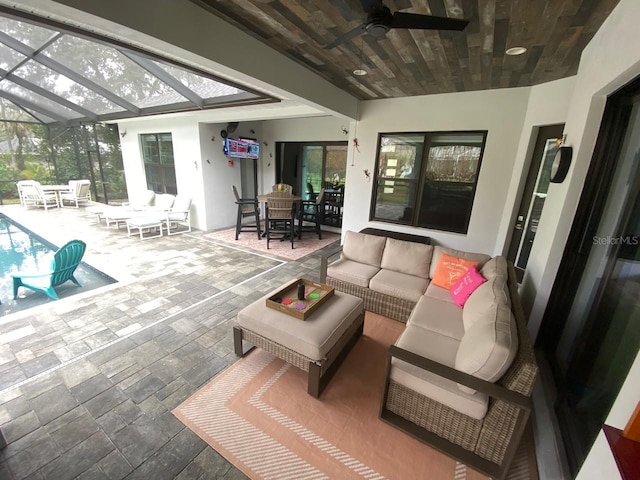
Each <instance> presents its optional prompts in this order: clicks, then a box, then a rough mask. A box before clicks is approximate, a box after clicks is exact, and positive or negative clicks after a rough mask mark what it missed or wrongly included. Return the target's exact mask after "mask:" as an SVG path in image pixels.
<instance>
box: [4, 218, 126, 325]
mask: <svg viewBox="0 0 640 480" xmlns="http://www.w3.org/2000/svg"><path fill="white" fill-rule="evenodd" d="M69 240H73V239H72V238H69ZM57 249H58V246H56V245H53V244H52V243H51V242H48V241H47V240H45V239H44V238H42V237H40V236H39V235H36V234H35V233H33V232H32V231H30V230H29V229H27V228H25V227H24V226H22V225H20V224H19V223H18V222H16V221H14V220H12V219H10V218H9V217H7V216H6V215H4V214H2V213H0V302H2V304H0V316H3V315H8V314H10V313H15V312H18V311H21V310H25V309H27V308H32V307H35V306H37V305H42V304H44V303H49V302H55V301H56V300H53V299H51V298H49V297H48V296H47V295H45V294H43V293H39V292H34V291H33V290H30V289H27V288H24V287H20V289H19V290H18V298H17V299H16V300H14V299H13V280H12V277H11V276H12V275H13V274H15V273H18V272H25V273H37V272H44V271H47V270H48V268H49V265H50V263H51V259H52V258H53V254H54V253H55V251H56V250H57ZM74 276H75V277H76V279H77V280H78V281H79V282H80V285H82V287H78V286H77V285H75V284H74V283H73V282H71V281H68V282H65V283H63V284H62V285H60V286H58V287H55V289H56V293H57V294H58V296H59V297H60V298H65V297H70V296H72V295H77V294H78V293H84V292H86V291H88V290H93V289H95V288H98V287H103V286H105V285H109V284H111V283H115V281H116V280H114V279H113V278H111V277H110V276H109V275H106V274H105V273H102V272H100V271H98V270H96V269H95V268H93V267H91V266H89V265H87V264H86V263H84V262H82V263H81V264H80V265H79V266H78V268H77V269H76V272H75V274H74Z"/></svg>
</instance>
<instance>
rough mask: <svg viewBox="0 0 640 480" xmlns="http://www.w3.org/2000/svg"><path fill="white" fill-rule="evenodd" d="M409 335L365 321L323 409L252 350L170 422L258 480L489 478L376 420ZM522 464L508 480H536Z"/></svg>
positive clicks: (293, 372) (296, 377) (272, 361)
mask: <svg viewBox="0 0 640 480" xmlns="http://www.w3.org/2000/svg"><path fill="white" fill-rule="evenodd" d="M403 328H404V325H403V324H401V323H399V322H396V321H393V320H389V319H387V318H384V317H381V316H379V315H376V314H372V313H369V312H367V314H366V318H365V330H364V335H363V336H362V338H361V339H360V340H359V341H358V343H357V344H356V345H355V346H354V348H353V350H352V351H351V353H350V354H349V356H348V357H347V359H346V360H345V362H344V363H343V364H342V365H341V366H340V369H339V370H338V372H337V373H336V375H335V377H334V378H333V379H332V380H331V382H330V383H329V385H328V386H327V388H326V389H325V391H324V392H323V393H322V395H321V396H320V398H319V399H316V398H313V397H311V396H309V395H308V394H307V377H306V373H305V372H303V371H301V370H299V369H297V368H295V367H292V366H289V365H287V364H285V363H284V362H283V361H282V360H280V359H277V358H275V357H273V356H272V355H271V354H269V353H267V352H265V351H263V350H260V349H255V350H254V351H253V352H251V353H250V354H249V355H247V356H245V357H244V358H242V359H240V360H239V361H238V362H236V363H235V364H234V365H232V366H231V367H229V368H228V369H227V370H225V371H224V372H222V373H221V374H220V375H218V376H217V377H216V378H215V379H213V380H212V381H211V382H210V383H209V384H207V385H206V386H205V387H203V388H202V389H201V390H199V391H198V392H196V393H195V394H194V395H193V396H191V397H190V398H189V399H187V400H186V401H185V402H184V403H183V404H182V405H180V406H179V407H177V408H176V409H175V410H174V411H173V413H174V415H176V416H177V417H178V418H179V419H180V420H181V421H182V422H183V423H184V424H185V425H186V426H187V427H189V428H190V429H191V430H193V431H194V432H195V433H196V434H197V435H199V436H200V437H201V438H202V439H203V440H204V441H206V442H207V443H208V444H209V445H210V446H211V447H212V448H214V449H215V450H216V451H217V452H219V453H220V454H221V455H223V456H224V457H225V458H226V459H227V460H228V461H229V462H231V463H233V464H234V465H235V466H236V467H237V468H238V469H240V470H241V471H242V472H244V473H245V474H246V475H247V476H248V477H250V478H252V479H285V478H288V479H319V478H332V479H351V478H354V479H355V478H367V479H382V478H389V479H403V480H405V479H414V478H415V479H418V478H420V479H437V480H447V479H451V480H463V479H469V480H473V479H484V478H486V477H485V476H483V475H481V474H479V473H478V472H476V471H474V470H472V469H470V468H467V467H466V466H465V465H462V464H460V463H457V462H456V461H455V460H453V459H451V458H449V457H448V456H446V455H443V454H441V453H439V452H437V451H436V450H434V449H432V448H430V447H428V446H426V445H425V444H423V443H420V442H418V441H417V440H415V439H413V438H412V437H409V436H408V435H406V434H404V433H402V432H401V431H399V430H397V429H395V428H393V427H391V426H390V425H387V424H386V423H384V422H382V421H381V420H379V419H378V409H379V404H380V397H381V395H382V390H381V389H382V385H383V380H384V368H385V355H386V350H387V348H388V346H389V345H390V344H391V343H392V342H394V341H395V339H396V338H397V337H398V335H399V334H400V333H401V331H402V329H403ZM519 458H520V459H519V460H516V462H514V463H518V464H519V466H516V465H514V467H515V468H516V469H517V474H516V476H511V475H510V476H509V477H508V478H511V479H515V478H517V479H518V480H526V479H530V478H531V479H532V478H535V477H532V476H531V475H530V474H529V472H530V468H529V467H528V459H527V455H526V453H525V455H524V458H522V455H519ZM523 465H524V466H523ZM512 470H514V468H512Z"/></svg>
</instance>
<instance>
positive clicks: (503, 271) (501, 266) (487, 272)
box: [478, 256, 509, 280]
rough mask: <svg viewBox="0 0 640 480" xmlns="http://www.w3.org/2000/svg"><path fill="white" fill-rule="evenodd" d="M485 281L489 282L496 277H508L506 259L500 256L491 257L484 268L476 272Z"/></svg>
mask: <svg viewBox="0 0 640 480" xmlns="http://www.w3.org/2000/svg"><path fill="white" fill-rule="evenodd" d="M478 271H479V272H480V275H482V276H483V277H484V278H486V279H487V280H491V279H492V278H495V277H497V276H502V277H505V278H507V277H508V276H509V268H508V267H507V259H506V258H504V257H501V256H497V257H493V258H492V259H491V260H489V261H488V262H487V263H485V264H484V266H483V267H482V268H481V269H480V270H478Z"/></svg>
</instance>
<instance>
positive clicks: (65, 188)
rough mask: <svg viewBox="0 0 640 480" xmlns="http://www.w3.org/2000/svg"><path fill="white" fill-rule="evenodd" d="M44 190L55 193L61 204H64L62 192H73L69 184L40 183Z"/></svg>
mask: <svg viewBox="0 0 640 480" xmlns="http://www.w3.org/2000/svg"><path fill="white" fill-rule="evenodd" d="M40 188H42V191H43V192H46V193H55V195H56V201H57V202H58V205H59V206H62V200H61V199H60V194H61V193H71V187H70V186H69V184H67V185H40Z"/></svg>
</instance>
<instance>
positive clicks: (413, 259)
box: [321, 231, 537, 478]
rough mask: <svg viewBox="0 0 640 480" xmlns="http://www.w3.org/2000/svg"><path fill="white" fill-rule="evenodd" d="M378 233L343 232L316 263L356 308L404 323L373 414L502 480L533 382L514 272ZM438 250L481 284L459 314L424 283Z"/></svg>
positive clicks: (474, 256)
mask: <svg viewBox="0 0 640 480" xmlns="http://www.w3.org/2000/svg"><path fill="white" fill-rule="evenodd" d="M384 233H385V232H380V231H376V232H375V235H372V234H370V233H363V232H360V233H357V232H346V234H345V236H344V242H343V245H342V247H341V248H340V249H338V250H335V251H333V252H330V253H329V254H328V255H326V256H325V258H323V260H322V265H321V280H322V281H323V282H325V283H328V284H329V285H332V286H334V287H335V288H336V289H337V290H339V291H344V292H347V293H351V294H353V295H357V296H359V297H361V298H362V299H363V300H364V308H365V310H370V311H373V312H376V313H379V314H381V315H384V316H387V317H390V318H393V319H395V320H398V321H401V322H403V323H406V328H405V330H404V332H403V333H402V335H401V336H400V337H399V338H398V340H397V341H396V343H395V345H393V346H391V347H390V349H389V352H388V359H387V372H386V376H385V385H384V394H383V398H382V401H381V409H380V417H381V419H382V420H384V421H386V422H389V423H391V424H392V425H394V426H395V427H398V428H400V429H402V430H404V431H406V432H407V433H409V434H411V435H413V436H415V437H417V438H419V439H421V440H423V441H424V442H426V443H428V444H429V445H431V446H433V447H435V448H437V449H439V450H441V451H443V452H445V453H447V454H449V455H451V456H453V457H455V458H457V459H459V460H460V461H462V462H463V463H466V464H468V465H470V466H472V467H474V468H475V469H477V470H479V471H481V472H482V473H485V474H487V475H489V476H491V477H494V478H503V477H504V476H505V475H506V472H507V469H508V467H509V464H510V463H511V460H512V458H513V455H514V453H515V451H516V448H517V446H518V444H519V441H520V438H521V436H522V433H523V431H524V427H525V424H526V422H527V420H528V418H529V414H530V411H531V392H532V390H533V384H534V382H535V379H536V376H537V365H536V362H535V357H534V354H533V350H532V348H531V345H530V341H529V338H528V333H527V328H526V324H525V319H524V315H523V312H522V307H521V304H520V299H519V296H518V293H517V282H516V277H515V272H514V269H513V265H512V264H510V263H509V262H507V261H506V260H505V259H504V258H503V257H494V258H491V257H490V256H488V255H484V254H478V253H471V252H462V251H457V250H452V249H447V248H444V247H441V246H432V245H429V244H428V239H427V243H423V242H424V240H421V239H419V238H418V237H416V238H418V241H413V240H414V239H413V238H411V237H407V236H406V235H404V236H403V237H402V238H403V239H402V240H400V239H398V238H397V235H396V234H394V233H391V232H386V233H387V235H386V236H385V235H384ZM394 237H395V238H394ZM338 253H340V257H339V258H337V260H334V261H332V259H334V258H335V257H336V256H337V254H338ZM444 253H446V254H449V255H451V256H455V257H458V258H463V259H467V260H472V261H475V262H478V267H477V268H478V270H479V272H480V274H481V275H482V276H483V277H484V278H486V279H487V281H486V283H484V284H482V285H481V286H480V287H478V288H477V289H476V290H475V291H474V292H473V293H472V294H471V296H470V297H469V299H468V300H467V302H466V303H465V304H464V307H463V308H460V307H459V306H458V305H456V304H455V303H454V301H453V299H452V297H451V294H450V293H449V291H448V290H446V289H444V288H441V287H439V286H436V285H434V284H433V283H432V282H431V280H432V279H433V278H434V275H435V272H436V269H437V267H438V264H439V263H440V262H439V260H440V256H441V255H443V254H444Z"/></svg>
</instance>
